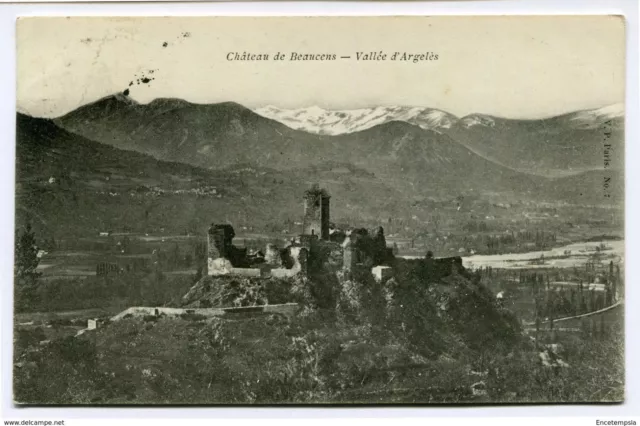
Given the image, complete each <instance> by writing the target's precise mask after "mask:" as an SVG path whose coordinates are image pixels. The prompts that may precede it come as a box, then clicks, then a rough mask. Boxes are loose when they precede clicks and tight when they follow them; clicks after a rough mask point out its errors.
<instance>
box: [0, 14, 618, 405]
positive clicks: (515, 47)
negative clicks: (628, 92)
mask: <svg viewBox="0 0 640 426" xmlns="http://www.w3.org/2000/svg"><path fill="white" fill-rule="evenodd" d="M16 49H17V57H16V61H17V69H16V78H17V88H16V96H17V99H16V111H17V113H16V141H15V143H16V150H15V153H16V158H15V167H16V169H15V243H14V246H15V247H14V277H13V278H14V281H13V300H14V302H13V308H14V312H13V359H12V371H13V379H12V382H13V383H12V384H13V401H14V403H15V404H17V405H25V406H34V405H35V406H42V405H56V406H66V405H74V406H78V405H80V406H83V405H91V406H96V405H97V406H123V405H125V406H129V405H132V406H133V405H172V406H175V405H180V406H182V405H205V406H209V405H211V406H230V405H232V406H256V405H257V406H260V405H269V406H271V405H301V406H307V405H313V406H316V405H328V406H336V405H337V406H341V405H345V406H355V405H374V406H377V405H389V404H392V405H405V404H410V405H420V406H430V405H434V406H436V405H443V404H464V405H486V404H512V405H513V404H531V403H542V404H559V403H622V402H624V400H625V353H624V347H625V334H624V333H625V330H624V310H625V303H624V302H625V233H624V231H625V214H624V209H625V199H624V194H625V184H624V179H625V170H624V152H625V65H626V64H625V20H624V18H623V17H621V16H614V15H589V16H586V15H584V16H577V15H576V16H571V15H564V16H560V15H558V16H432V17H429V16H411V17H410V16H385V17H301V16H298V17H211V16H210V17H203V16H199V17H195V16H194V17H176V16H173V17H141V16H138V17H78V16H75V17H63V16H59V17H44V16H42V17H24V18H20V19H18V20H17V22H16ZM7 291H8V290H7ZM5 343H6V342H5Z"/></svg>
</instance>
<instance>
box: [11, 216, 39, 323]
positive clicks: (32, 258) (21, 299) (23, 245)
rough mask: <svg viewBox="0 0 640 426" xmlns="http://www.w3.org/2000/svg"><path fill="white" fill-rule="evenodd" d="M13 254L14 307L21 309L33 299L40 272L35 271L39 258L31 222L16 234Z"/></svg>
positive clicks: (27, 305) (30, 303)
mask: <svg viewBox="0 0 640 426" xmlns="http://www.w3.org/2000/svg"><path fill="white" fill-rule="evenodd" d="M15 245H16V247H15V256H14V294H15V304H16V308H17V309H19V310H23V309H25V308H28V307H30V306H31V305H33V303H35V302H36V300H35V296H36V295H35V290H36V286H37V284H38V278H39V277H40V273H39V272H37V271H36V269H37V267H38V264H39V263H40V259H39V258H38V246H37V245H36V235H35V232H33V230H32V229H31V224H27V226H25V230H24V232H23V233H22V235H20V236H17V235H16V242H15Z"/></svg>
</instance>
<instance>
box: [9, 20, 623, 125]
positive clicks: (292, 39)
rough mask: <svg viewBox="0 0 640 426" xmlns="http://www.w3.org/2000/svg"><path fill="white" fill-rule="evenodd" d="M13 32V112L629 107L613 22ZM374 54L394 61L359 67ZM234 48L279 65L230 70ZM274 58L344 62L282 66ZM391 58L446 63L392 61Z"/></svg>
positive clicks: (81, 24)
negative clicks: (120, 106) (133, 106)
mask: <svg viewBox="0 0 640 426" xmlns="http://www.w3.org/2000/svg"><path fill="white" fill-rule="evenodd" d="M16 34H17V80H18V81H17V109H18V111H20V112H23V113H27V114H30V115H33V116H37V117H57V116H61V115H64V114H65V113H67V112H69V111H72V110H73V109H75V108H78V107H79V106H81V105H84V104H87V103H91V102H93V101H96V100H98V99H100V98H102V97H104V96H108V95H110V94H114V93H118V92H123V91H125V90H126V89H129V96H130V97H131V98H132V99H134V100H136V101H138V102H140V103H147V102H150V101H151V100H153V99H155V98H181V99H185V100H187V101H190V102H194V103H215V102H225V101H234V102H238V103H240V104H243V105H245V106H247V107H249V108H258V107H261V106H265V105H275V106H277V107H280V108H301V107H309V106H319V107H322V108H326V109H356V108H363V107H371V106H378V105H387V106H388V105H406V106H422V107H432V108H438V109H442V110H444V111H447V112H449V113H452V114H455V115H457V116H464V115H467V114H472V113H484V114H491V115H497V116H501V117H509V118H540V117H548V116H552V115H557V114H561V113H566V112H571V111H576V110H581V109H587V108H598V107H602V106H606V105H610V104H614V103H621V102H624V89H625V88H624V78H625V76H624V68H625V64H624V54H625V53H624V50H625V44H624V39H625V29H624V21H623V19H621V18H619V17H615V16H580V17H579V16H555V17H553V16H546V17H545V16H538V17H532V16H529V17H527V16H520V17H515V16H511V17H444V16H439V17H373V18H372V17H366V18H353V17H349V18H346V17H345V18H341V17H338V18H326V17H321V18H318V17H313V18H304V17H297V18H293V17H290V18H227V17H215V18H214V17H208V18H207V17H204V18H203V17H179V18H177V17H172V18H144V17H143V18H140V17H138V18H103V17H94V18H83V17H72V18H64V17H57V18H22V19H19V20H18V22H17V33H16ZM371 51H375V52H380V51H382V52H383V53H386V54H387V55H388V56H387V60H386V61H357V60H356V59H355V56H356V52H371ZM230 52H238V53H243V52H248V53H253V54H269V55H270V57H269V59H270V60H268V61H229V60H227V55H228V54H229V53H230ZM278 52H281V53H284V54H285V55H286V58H287V59H288V58H290V55H291V53H292V52H297V53H301V54H303V53H313V54H335V55H336V57H337V59H336V60H334V61H290V60H285V61H275V60H273V56H274V55H275V54H276V53H278ZM394 52H401V53H403V52H407V53H411V54H428V53H431V56H432V57H433V55H434V54H435V55H437V56H438V59H437V60H430V61H420V62H418V63H413V62H411V61H391V60H388V59H389V57H390V56H391V55H392V54H393V53H394ZM340 56H351V58H350V59H341V58H340ZM146 79H148V80H146Z"/></svg>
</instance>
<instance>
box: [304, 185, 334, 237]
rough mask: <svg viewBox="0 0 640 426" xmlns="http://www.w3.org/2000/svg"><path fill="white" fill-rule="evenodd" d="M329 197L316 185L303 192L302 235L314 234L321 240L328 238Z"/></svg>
mask: <svg viewBox="0 0 640 426" xmlns="http://www.w3.org/2000/svg"><path fill="white" fill-rule="evenodd" d="M330 198H331V197H330V196H329V194H328V193H327V191H325V190H324V189H320V188H319V187H318V186H317V185H314V186H313V188H311V189H309V190H308V191H306V192H305V195H304V218H303V221H302V234H303V235H316V236H317V237H318V238H320V239H322V240H328V239H329V220H330V219H329V199H330Z"/></svg>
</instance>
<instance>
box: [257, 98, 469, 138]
mask: <svg viewBox="0 0 640 426" xmlns="http://www.w3.org/2000/svg"><path fill="white" fill-rule="evenodd" d="M254 112H256V113H257V114H259V115H261V116H263V117H267V118H270V119H272V120H276V121H279V122H281V123H283V124H285V125H286V126H288V127H291V128H292V129H296V130H303V131H306V132H309V133H317V134H325V135H339V134H344V133H353V132H357V131H360V130H366V129H369V128H371V127H373V126H377V125H379V124H384V123H388V122H390V121H404V122H407V123H410V124H413V125H416V126H419V127H421V128H423V129H428V130H434V131H441V130H446V129H449V128H451V126H452V125H453V124H454V123H455V122H456V121H457V120H458V118H457V117H456V116H454V115H452V114H449V113H447V112H444V111H440V110H437V109H433V108H424V107H406V106H391V107H385V106H380V107H374V108H362V109H352V110H340V111H335V110H326V109H323V108H320V107H317V106H313V107H308V108H298V109H282V108H278V107H275V106H272V105H269V106H265V107H261V108H257V109H255V110H254Z"/></svg>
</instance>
